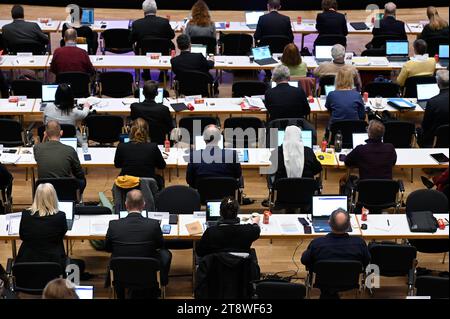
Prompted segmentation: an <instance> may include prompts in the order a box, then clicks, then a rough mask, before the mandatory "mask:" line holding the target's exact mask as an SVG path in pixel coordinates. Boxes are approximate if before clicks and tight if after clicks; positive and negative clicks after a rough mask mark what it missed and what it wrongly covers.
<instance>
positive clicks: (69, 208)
mask: <svg viewBox="0 0 450 319" xmlns="http://www.w3.org/2000/svg"><path fill="white" fill-rule="evenodd" d="M58 209H59V210H60V211H61V212H64V213H65V214H66V219H68V220H73V202H66V201H59V202H58Z"/></svg>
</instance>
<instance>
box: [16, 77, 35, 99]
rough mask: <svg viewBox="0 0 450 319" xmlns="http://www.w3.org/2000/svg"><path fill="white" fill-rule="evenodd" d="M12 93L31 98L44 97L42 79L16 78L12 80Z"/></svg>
mask: <svg viewBox="0 0 450 319" xmlns="http://www.w3.org/2000/svg"><path fill="white" fill-rule="evenodd" d="M11 95H25V96H26V97H27V98H29V99H40V98H42V81H39V80H14V81H12V82H11Z"/></svg>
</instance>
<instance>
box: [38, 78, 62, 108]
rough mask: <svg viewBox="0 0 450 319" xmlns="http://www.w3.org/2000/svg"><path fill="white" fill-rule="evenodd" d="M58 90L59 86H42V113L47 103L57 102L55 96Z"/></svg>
mask: <svg viewBox="0 0 450 319" xmlns="http://www.w3.org/2000/svg"><path fill="white" fill-rule="evenodd" d="M57 89H58V84H43V85H42V99H41V107H40V111H43V110H44V108H45V107H46V106H47V103H54V102H55V94H56V90H57Z"/></svg>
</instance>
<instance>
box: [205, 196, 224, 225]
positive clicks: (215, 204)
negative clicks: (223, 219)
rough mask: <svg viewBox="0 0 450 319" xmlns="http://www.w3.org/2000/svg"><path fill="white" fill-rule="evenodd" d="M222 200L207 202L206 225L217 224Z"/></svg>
mask: <svg viewBox="0 0 450 319" xmlns="http://www.w3.org/2000/svg"><path fill="white" fill-rule="evenodd" d="M220 203H221V201H210V202H207V203H206V227H211V226H215V225H217V222H218V221H219V219H220Z"/></svg>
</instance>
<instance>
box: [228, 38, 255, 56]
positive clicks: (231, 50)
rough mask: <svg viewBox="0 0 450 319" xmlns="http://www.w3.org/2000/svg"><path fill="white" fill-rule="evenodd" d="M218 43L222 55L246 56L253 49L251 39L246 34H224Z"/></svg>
mask: <svg viewBox="0 0 450 319" xmlns="http://www.w3.org/2000/svg"><path fill="white" fill-rule="evenodd" d="M220 42H221V43H222V55H248V54H249V53H250V52H251V50H252V47H253V37H252V36H251V35H250V34H247V33H237V34H232V33H231V34H224V35H223V36H222V37H221V38H220Z"/></svg>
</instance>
